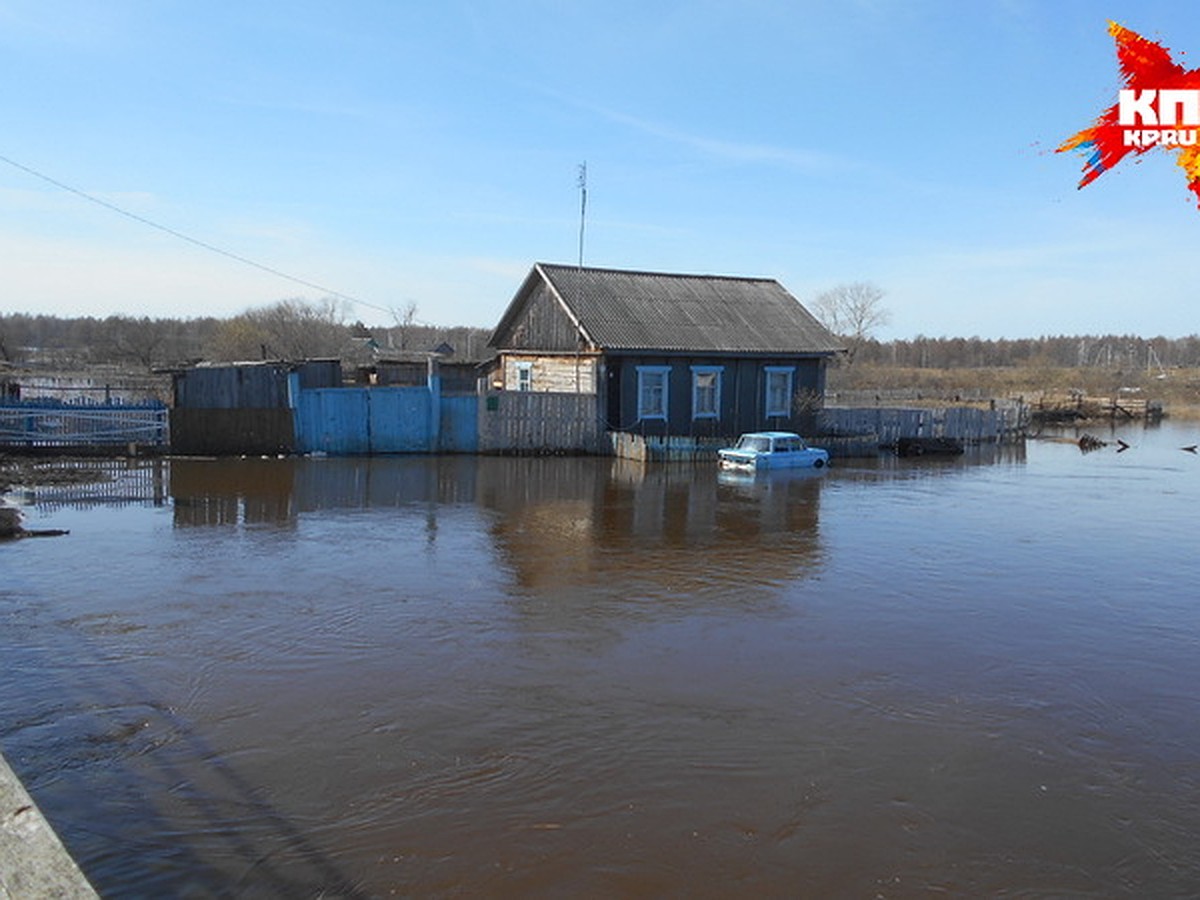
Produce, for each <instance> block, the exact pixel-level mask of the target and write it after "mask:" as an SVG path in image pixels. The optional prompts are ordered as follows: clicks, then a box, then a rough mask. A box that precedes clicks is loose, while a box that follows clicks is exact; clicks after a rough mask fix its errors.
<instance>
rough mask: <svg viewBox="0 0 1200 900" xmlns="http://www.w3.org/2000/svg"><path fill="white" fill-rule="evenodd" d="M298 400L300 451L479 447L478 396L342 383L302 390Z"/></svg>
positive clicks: (461, 450) (458, 450) (331, 452)
mask: <svg viewBox="0 0 1200 900" xmlns="http://www.w3.org/2000/svg"><path fill="white" fill-rule="evenodd" d="M295 402H296V406H295V415H296V450H297V451H298V452H300V453H327V454H329V455H331V456H356V455H369V454H375V453H438V452H448V453H473V452H475V450H476V449H477V448H478V446H479V438H478V427H477V418H478V412H477V407H478V403H477V400H476V398H475V397H473V396H464V397H444V396H442V395H441V394H440V393H439V392H438V391H437V390H436V388H435V389H433V390H431V389H430V388H427V387H364V388H352V387H338V388H316V389H306V390H301V391H299V392H298V395H297V397H296V401H295Z"/></svg>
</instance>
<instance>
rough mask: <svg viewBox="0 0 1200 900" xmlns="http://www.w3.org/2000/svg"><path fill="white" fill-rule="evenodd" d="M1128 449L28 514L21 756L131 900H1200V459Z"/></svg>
mask: <svg viewBox="0 0 1200 900" xmlns="http://www.w3.org/2000/svg"><path fill="white" fill-rule="evenodd" d="M1123 436H1124V438H1125V439H1126V440H1127V441H1128V442H1129V443H1130V444H1131V445H1132V446H1131V447H1130V449H1129V450H1127V451H1125V452H1123V453H1119V454H1118V453H1117V452H1115V448H1113V447H1111V446H1110V447H1107V448H1104V449H1102V450H1100V451H1097V452H1095V453H1090V454H1086V455H1085V454H1082V453H1081V452H1080V451H1079V450H1078V449H1077V448H1076V447H1074V446H1072V445H1069V444H1065V443H1053V442H1031V443H1029V444H1028V445H1027V447H1026V448H1025V449H1023V450H1021V451H1005V452H1003V453H988V454H982V455H973V456H968V457H966V458H960V459H955V460H943V461H936V460H935V461H928V460H926V461H919V462H905V461H898V460H882V461H880V462H878V463H874V462H872V463H870V464H866V463H850V462H846V463H844V464H843V465H841V466H838V467H836V468H834V469H833V470H831V471H828V472H825V473H823V474H820V475H819V476H816V477H811V476H805V475H783V476H782V477H775V478H768V479H758V480H750V481H747V480H728V479H724V478H719V477H718V476H717V474H716V473H715V472H714V471H713V470H712V469H706V468H695V469H693V468H686V467H658V468H650V469H643V468H641V467H639V466H635V465H630V464H624V463H620V462H613V461H611V460H598V459H533V460H529V459H521V460H511V459H476V458H468V457H463V458H442V459H423V458H399V459H375V460H333V459H323V460H298V461H296V460H241V461H220V462H215V461H189V460H177V461H172V462H167V463H160V464H158V466H157V468H155V469H154V470H153V471H150V470H149V469H147V470H145V471H142V470H135V471H131V472H130V473H129V485H127V486H124V487H122V486H120V485H117V486H114V487H113V488H112V489H111V490H109V491H108V493H107V494H106V495H105V496H104V497H102V498H100V499H98V500H97V499H93V500H89V501H87V502H79V503H76V502H73V500H72V498H71V497H70V496H67V495H61V496H59V495H52V494H49V493H47V492H41V493H40V494H38V495H33V496H26V497H25V498H24V499H25V500H27V501H30V502H32V503H33V504H34V505H32V506H30V507H29V508H28V509H27V520H28V522H27V524H29V525H30V527H46V528H69V529H70V530H71V534H70V535H69V536H68V537H65V538H57V539H45V540H40V541H23V542H19V543H18V544H9V545H3V546H0V572H2V575H3V578H2V580H0V649H2V650H3V656H4V666H3V673H2V674H0V745H2V746H3V749H4V752H5V754H6V755H7V757H8V758H9V761H10V763H11V764H12V765H13V767H14V768H15V769H16V770H17V771H18V772H20V773H21V775H22V776H23V777H24V778H25V780H26V783H27V785H28V786H29V788H30V790H31V792H32V793H33V794H34V795H35V797H36V798H37V799H38V800H39V802H40V803H41V804H42V806H43V808H44V810H45V811H46V813H47V815H48V816H49V817H50V818H51V819H52V821H53V822H54V823H55V825H56V826H57V827H58V829H59V831H60V833H61V835H62V837H63V838H64V841H65V842H66V843H67V844H68V846H69V847H70V848H71V849H72V850H73V852H74V853H75V854H76V856H77V858H78V859H79V861H80V863H81V865H82V866H83V868H84V870H85V871H86V872H87V874H88V875H89V877H91V878H92V880H93V882H94V883H95V884H96V885H97V887H98V888H99V889H100V891H101V892H102V893H103V894H104V895H106V896H112V897H151V896H190V897H277V896H278V897H284V896H286V897H304V896H311V897H315V896H346V897H353V896H362V897H375V896H390V895H409V896H412V895H417V896H430V895H432V896H439V895H440V896H446V895H450V896H456V895H458V896H477V895H483V896H489V895H490V896H499V895H504V896H556V897H557V896H567V895H590V896H633V897H636V896H647V897H649V896H731V895H764V896H811V897H824V896H876V895H880V896H886V897H914V896H928V895H930V894H937V893H949V894H951V895H960V896H961V895H984V894H986V895H997V894H1002V895H1017V896H1062V895H1083V896H1088V895H1092V896H1147V895H1156V896H1164V895H1183V894H1188V893H1192V892H1193V891H1194V890H1195V887H1196V885H1197V884H1200V845H1197V844H1196V841H1195V834H1196V833H1197V832H1198V831H1200V790H1198V789H1197V788H1198V787H1200V786H1198V785H1197V781H1198V779H1200V687H1198V685H1200V610H1198V608H1197V597H1198V596H1200V592H1198V591H1197V588H1196V586H1197V584H1198V583H1200V557H1198V554H1197V550H1198V549H1200V545H1198V541H1200V538H1198V537H1197V528H1196V526H1197V524H1198V523H1200V520H1198V517H1197V513H1196V510H1197V509H1198V508H1200V505H1198V501H1200V457H1196V456H1193V455H1191V454H1189V453H1186V452H1184V451H1182V450H1181V449H1180V448H1181V447H1182V446H1185V445H1190V444H1194V443H1195V442H1196V435H1194V434H1191V433H1190V432H1189V430H1188V429H1187V428H1185V427H1182V426H1171V425H1166V426H1163V427H1162V428H1160V429H1156V430H1147V431H1141V430H1138V431H1130V432H1126V433H1123ZM146 485H152V486H153V487H146ZM164 486H165V489H164Z"/></svg>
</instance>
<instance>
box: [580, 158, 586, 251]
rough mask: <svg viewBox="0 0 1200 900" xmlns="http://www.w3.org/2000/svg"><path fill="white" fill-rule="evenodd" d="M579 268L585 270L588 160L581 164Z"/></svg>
mask: <svg viewBox="0 0 1200 900" xmlns="http://www.w3.org/2000/svg"><path fill="white" fill-rule="evenodd" d="M578 185H579V268H581V269H582V268H583V226H584V223H585V222H586V221H587V160H584V161H583V162H582V163H580V164H579V179H578Z"/></svg>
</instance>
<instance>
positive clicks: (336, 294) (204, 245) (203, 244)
mask: <svg viewBox="0 0 1200 900" xmlns="http://www.w3.org/2000/svg"><path fill="white" fill-rule="evenodd" d="M0 162H4V163H7V164H8V165H10V166H12V167H13V168H14V169H20V170H21V171H22V172H25V173H26V174H29V175H32V176H33V177H34V178H39V179H41V180H42V181H44V182H46V183H47V184H51V185H53V186H54V187H56V188H59V189H60V190H64V191H67V192H68V193H71V194H74V195H75V196H77V197H82V198H83V199H84V200H87V201H89V202H91V203H94V204H96V205H97V206H102V207H104V208H105V209H107V210H110V211H111V212H115V213H118V214H120V215H122V216H125V217H126V218H128V219H132V220H133V221H135V222H138V223H140V224H142V225H147V226H149V227H150V228H154V229H157V230H158V231H161V232H163V233H164V234H169V235H170V236H171V237H174V238H178V239H179V240H181V241H187V242H188V243H189V244H194V245H195V246H197V247H200V248H201V249H204V250H208V251H210V252H212V253H217V254H219V255H221V256H224V257H226V258H227V259H232V260H234V261H235V262H240V263H242V264H243V265H247V266H251V267H253V268H255V269H259V270H260V271H263V272H266V273H267V274H269V275H274V276H275V277H277V278H283V279H285V280H287V281H291V282H293V283H294V284H299V285H303V286H304V287H307V288H312V289H313V290H316V291H321V292H322V293H324V294H325V295H327V296H329V297H333V298H334V299H337V300H345V301H347V302H349V303H353V304H355V305H357V306H366V307H368V308H370V309H375V310H379V311H381V312H385V313H389V314H390V315H393V316H395V315H396V310H395V309H394V308H392V307H388V306H379V305H378V304H375V303H369V302H368V301H366V300H361V299H359V298H358V297H353V296H351V295H350V294H345V293H343V292H342V291H335V290H333V289H332V288H328V287H325V286H324V285H321V284H317V283H316V282H313V281H308V280H306V279H304V278H298V277H296V276H295V275H289V274H288V273H287V272H284V271H282V270H280V269H277V268H275V267H273V266H268V265H265V264H263V263H260V262H257V261H255V260H253V259H250V258H249V257H246V256H242V255H241V254H239V253H234V252H233V251H231V250H226V249H224V248H223V247H218V246H216V245H215V244H210V243H208V242H207V241H202V240H200V239H199V238H194V237H192V236H191V235H189V234H184V233H183V232H182V231H179V230H177V229H175V228H170V227H168V226H166V225H163V224H161V223H159V222H155V221H154V220H153V219H147V218H146V217H145V216H141V215H138V214H137V213H135V212H130V211H129V210H127V209H124V208H123V207H120V206H117V205H116V204H115V203H109V202H108V201H107V200H102V199H101V198H99V197H97V196H95V195H93V194H89V193H88V192H87V191H84V190H80V189H79V188H77V187H73V186H72V185H69V184H66V183H65V182H62V181H59V180H58V179H57V178H52V177H50V176H49V175H46V174H45V173H44V172H39V171H38V170H37V169H34V168H31V167H29V166H26V165H24V164H22V163H19V162H17V161H16V160H14V159H10V158H9V157H7V156H4V155H2V154H0Z"/></svg>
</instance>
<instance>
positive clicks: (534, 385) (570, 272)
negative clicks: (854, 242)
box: [489, 263, 843, 437]
mask: <svg viewBox="0 0 1200 900" xmlns="http://www.w3.org/2000/svg"><path fill="white" fill-rule="evenodd" d="M489 343H490V345H491V346H492V347H493V348H494V349H495V350H496V353H497V357H496V363H495V369H494V374H493V376H492V386H493V387H495V388H498V389H501V390H505V391H545V392H560V393H580V394H593V395H595V397H596V411H597V415H598V417H599V418H600V419H601V421H602V422H603V424H604V427H605V428H606V429H607V430H608V431H616V432H631V433H635V434H642V435H647V436H691V437H727V436H733V435H737V434H740V433H742V432H745V431H756V430H762V429H767V428H772V429H781V430H788V431H804V430H806V429H807V428H808V427H809V426H810V425H811V423H812V421H813V419H814V417H815V414H816V412H817V410H819V409H820V407H821V404H822V400H823V396H824V391H825V367H826V364H827V362H828V360H829V358H830V357H832V356H833V355H834V354H836V353H839V352H841V351H842V350H843V347H842V345H841V344H840V343H839V341H838V340H837V338H836V337H834V335H833V334H831V333H830V332H829V331H828V330H827V329H826V328H825V327H824V326H823V325H821V323H820V322H818V321H817V320H816V319H815V318H814V317H813V316H812V314H811V313H809V312H808V310H806V309H805V308H804V307H803V306H802V305H801V304H800V302H799V301H798V300H797V299H796V298H795V297H793V296H792V295H791V294H790V293H788V292H787V291H786V290H785V289H784V288H783V287H782V286H781V285H780V284H779V283H778V282H777V281H774V280H772V279H766V278H736V277H726V276H715V275H681V274H671V273H657V272H632V271H621V270H615V269H598V268H586V267H579V266H568V265H552V264H547V263H538V264H535V265H534V266H533V269H532V270H531V271H530V273H529V275H528V276H527V277H526V279H525V281H524V283H523V284H522V285H521V287H520V289H519V290H518V291H517V293H516V295H515V296H514V297H513V299H512V301H511V302H510V304H509V306H508V309H507V310H506V311H505V313H504V315H503V317H502V318H501V320H500V323H499V324H498V325H497V327H496V329H495V331H494V332H493V333H492V336H491V339H490V341H489Z"/></svg>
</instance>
